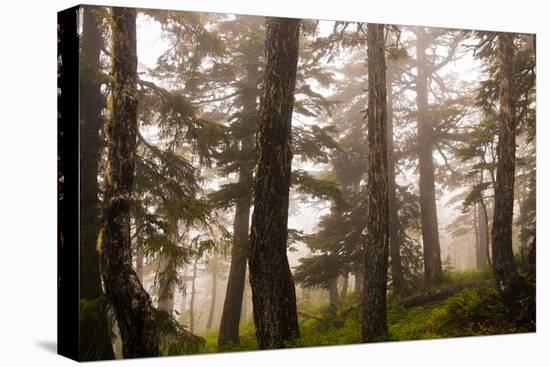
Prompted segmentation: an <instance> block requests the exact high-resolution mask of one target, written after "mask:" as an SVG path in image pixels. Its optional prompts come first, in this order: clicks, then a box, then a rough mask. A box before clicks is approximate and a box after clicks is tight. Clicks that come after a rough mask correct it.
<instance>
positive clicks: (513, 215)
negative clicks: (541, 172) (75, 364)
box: [57, 6, 536, 360]
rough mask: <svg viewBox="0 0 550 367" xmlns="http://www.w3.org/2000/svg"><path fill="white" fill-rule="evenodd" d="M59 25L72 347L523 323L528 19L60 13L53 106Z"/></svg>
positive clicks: (154, 347)
mask: <svg viewBox="0 0 550 367" xmlns="http://www.w3.org/2000/svg"><path fill="white" fill-rule="evenodd" d="M74 17H76V24H77V32H76V33H75V30H74V29H67V27H65V25H66V24H70V23H71V22H73V21H74V19H72V18H74ZM74 37H77V38H78V44H79V55H78V56H79V57H78V68H79V90H78V92H79V101H80V106H79V116H80V121H69V123H71V124H73V125H78V126H79V137H78V138H79V142H80V152H79V154H80V155H79V168H80V173H79V175H80V176H79V185H80V186H79V190H80V243H79V244H78V243H76V244H74V243H73V244H69V243H66V241H65V242H63V241H64V240H63V239H64V232H63V231H65V230H66V229H64V228H62V227H61V228H60V232H59V238H60V242H61V244H62V246H79V247H80V252H79V253H80V255H79V256H80V263H79V266H80V279H79V282H80V284H79V289H80V294H79V299H80V310H79V319H80V338H79V358H80V359H81V360H105V359H114V358H117V359H120V358H124V359H126V358H136V357H154V356H168V355H184V354H197V353H216V352H228V351H248V350H258V349H277V348H295V347H311V346H328V345H341V344H354V343H369V342H389V341H397V340H417V339H431V338H447V337H462V336H479V335H495V334H509V333H524V332H534V331H535V330H536V317H535V315H536V305H535V298H536V297H535V288H536V278H535V270H536V146H535V142H536V118H535V116H536V59H535V55H536V39H535V35H533V34H518V33H504V32H491V31H474V30H459V29H445V28H433V27H422V26H406V25H384V24H373V23H357V22H346V21H326V20H312V19H292V18H266V17H261V16H250V15H246V16H245V15H230V14H216V13H198V12H185V11H167V10H150V9H133V8H119V7H112V8H111V7H100V6H81V7H79V8H78V10H76V11H75V12H72V13H67V14H66V15H64V16H60V17H59V23H58V74H57V78H58V91H57V95H58V103H59V104H63V103H64V99H66V98H69V96H68V93H67V92H65V93H64V90H65V91H66V90H67V89H66V88H65V86H66V85H67V83H68V80H67V78H68V76H67V75H68V72H66V69H67V68H68V66H67V65H68V63H69V62H70V60H69V59H70V55H68V54H65V50H67V47H65V46H66V44H67V43H69V42H71V39H72V38H74ZM64 70H65V72H64ZM61 117H62V116H61ZM61 117H60V121H62V120H61ZM59 129H60V131H63V126H61V125H60V126H59ZM63 139H67V137H64V136H63V135H62V134H61V135H60V136H59V144H62V143H63ZM64 159H66V158H65V157H64V156H63V155H62V154H60V155H58V187H59V192H60V193H61V194H60V195H59V197H58V201H59V208H60V209H59V210H60V215H61V216H63V215H64V213H63V205H64V203H65V202H66V200H67V198H66V197H65V196H63V195H62V193H63V192H64V190H65V188H64V186H63V185H64V171H63V164H64Z"/></svg>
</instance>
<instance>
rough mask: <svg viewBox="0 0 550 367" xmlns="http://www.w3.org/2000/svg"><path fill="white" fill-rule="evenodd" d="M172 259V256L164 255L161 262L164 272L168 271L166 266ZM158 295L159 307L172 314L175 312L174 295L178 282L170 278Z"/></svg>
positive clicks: (161, 287) (161, 269) (161, 268)
mask: <svg viewBox="0 0 550 367" xmlns="http://www.w3.org/2000/svg"><path fill="white" fill-rule="evenodd" d="M169 261H170V258H169V257H168V256H166V255H162V256H161V259H160V262H161V266H160V271H161V272H164V271H166V267H167V266H168V263H169ZM159 288H160V290H159V295H158V309H159V310H160V311H166V312H168V313H169V314H170V315H172V313H173V312H174V296H175V294H176V282H175V281H173V280H170V281H169V282H168V284H163V285H161V286H160V287H159Z"/></svg>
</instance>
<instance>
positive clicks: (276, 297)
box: [249, 18, 300, 349]
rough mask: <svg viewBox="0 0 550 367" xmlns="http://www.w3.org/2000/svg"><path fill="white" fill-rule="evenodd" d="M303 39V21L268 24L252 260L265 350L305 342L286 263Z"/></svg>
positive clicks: (257, 315)
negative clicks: (293, 123)
mask: <svg viewBox="0 0 550 367" xmlns="http://www.w3.org/2000/svg"><path fill="white" fill-rule="evenodd" d="M299 33H300V20H298V19H283V18H270V19H269V20H268V21H267V33H266V47H265V52H266V70H265V77H264V83H263V91H262V100H261V103H260V110H259V118H258V123H257V130H256V175H255V181H254V212H253V214H252V226H251V233H250V256H249V269H250V285H251V288H252V300H253V302H252V304H253V310H254V323H255V326H256V339H257V341H258V347H259V348H260V349H271V348H283V347H284V346H285V344H286V343H287V342H289V341H291V340H293V339H295V338H298V337H299V336H300V331H299V325H298V316H297V312H296V291H295V287H294V280H293V278H292V273H291V271H290V266H289V264H288V258H287V240H288V227H287V225H288V204H289V189H290V175H291V164H292V151H291V121H292V110H293V104H294V89H295V84H296V69H297V63H298V48H299Z"/></svg>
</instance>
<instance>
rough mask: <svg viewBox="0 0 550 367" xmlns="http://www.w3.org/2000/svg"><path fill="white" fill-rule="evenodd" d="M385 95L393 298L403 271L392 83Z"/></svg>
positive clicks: (400, 286)
mask: <svg viewBox="0 0 550 367" xmlns="http://www.w3.org/2000/svg"><path fill="white" fill-rule="evenodd" d="M386 92H387V93H386V94H387V137H388V138H387V144H388V210H389V231H390V265H391V278H392V288H393V294H394V296H397V297H399V296H400V295H401V293H402V292H403V269H402V265H401V249H400V244H399V238H398V231H399V217H398V215H397V186H396V183H395V157H394V142H393V88H392V81H391V79H390V78H388V81H387V82H386Z"/></svg>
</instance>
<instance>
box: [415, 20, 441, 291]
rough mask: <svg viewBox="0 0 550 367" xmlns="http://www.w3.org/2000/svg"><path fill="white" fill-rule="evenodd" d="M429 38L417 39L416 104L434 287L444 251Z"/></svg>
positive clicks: (427, 269)
mask: <svg viewBox="0 0 550 367" xmlns="http://www.w3.org/2000/svg"><path fill="white" fill-rule="evenodd" d="M427 48H428V44H427V35H426V31H425V29H424V28H422V27H420V28H419V29H418V31H417V39H416V63H417V77H416V103H417V108H418V123H417V134H418V164H419V176H420V177H419V181H420V182H419V188H420V219H421V223H422V243H423V248H424V278H425V281H426V283H429V284H432V283H437V282H440V281H441V280H443V268H442V265H441V249H440V244H439V229H438V223H437V206H436V200H435V178H434V163H433V122H432V120H431V117H430V116H429V104H428V70H427V60H426V49H427Z"/></svg>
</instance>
